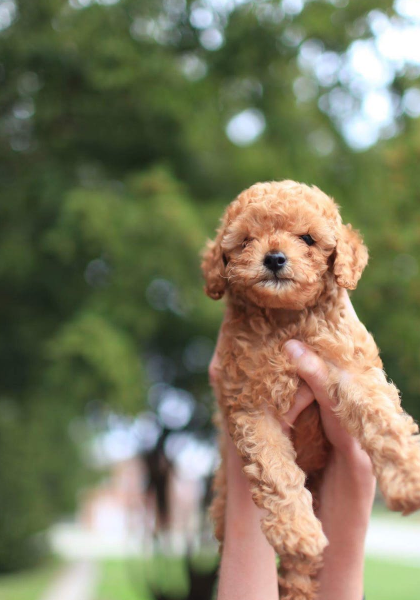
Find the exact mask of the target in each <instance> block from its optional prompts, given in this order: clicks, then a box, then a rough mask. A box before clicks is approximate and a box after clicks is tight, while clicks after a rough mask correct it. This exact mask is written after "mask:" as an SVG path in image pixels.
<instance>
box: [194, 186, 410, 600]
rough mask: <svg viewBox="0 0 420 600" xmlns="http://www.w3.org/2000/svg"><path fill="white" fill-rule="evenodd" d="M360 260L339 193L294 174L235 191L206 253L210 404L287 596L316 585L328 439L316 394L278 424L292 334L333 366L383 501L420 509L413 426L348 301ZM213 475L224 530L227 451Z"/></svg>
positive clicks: (284, 405)
mask: <svg viewBox="0 0 420 600" xmlns="http://www.w3.org/2000/svg"><path fill="white" fill-rule="evenodd" d="M273 257H274V258H273ZM274 262H275V264H274ZM366 262H367V251H366V249H365V247H364V246H363V245H362V243H361V240H360V239H359V237H358V236H357V234H356V233H355V232H353V231H352V230H351V228H349V227H345V226H343V225H342V223H341V219H340V216H339V213H338V210H337V207H336V205H335V204H334V202H333V201H332V200H331V199H330V198H329V197H328V196H326V195H325V194H323V193H322V192H321V191H320V190H318V189H316V188H308V187H307V186H304V185H301V184H296V183H294V182H290V181H286V182H280V183H277V182H274V183H268V184H257V185H256V186H253V187H252V188H250V189H249V190H247V191H245V192H243V193H242V194H241V195H240V196H239V197H238V198H237V199H236V200H235V201H234V202H233V203H232V204H231V205H230V207H228V210H227V212H226V214H225V217H224V220H223V222H222V226H221V228H220V230H219V233H218V237H217V238H216V240H215V242H212V243H211V244H210V245H209V247H208V250H207V253H206V255H205V258H204V262H203V270H204V273H205V276H206V280H207V290H206V291H207V293H208V294H209V295H210V296H211V297H213V298H215V299H218V298H220V297H221V296H222V295H223V294H224V293H226V294H227V311H226V316H225V319H224V322H223V325H222V329H221V335H220V339H219V344H218V358H219V361H218V364H219V366H218V370H217V373H216V378H215V389H216V393H217V397H218V403H219V407H220V410H221V412H222V413H223V414H224V416H225V417H226V418H227V423H228V427H229V432H230V434H231V436H232V438H233V440H234V443H235V445H236V447H237V448H238V451H239V452H240V454H241V455H242V457H243V459H244V462H245V468H244V470H245V473H246V474H247V476H248V478H249V480H250V482H251V490H252V494H253V498H254V501H255V502H256V504H257V505H258V506H260V507H262V508H265V509H266V510H267V516H266V517H265V518H264V519H263V521H262V528H263V531H264V533H265V535H266V536H267V539H268V540H269V542H270V543H271V544H272V545H273V547H274V548H275V549H276V551H277V553H278V554H279V555H280V557H281V570H282V573H281V580H280V582H281V587H282V593H283V595H282V598H284V599H285V600H312V599H313V598H314V594H315V592H316V584H315V581H314V576H315V575H316V572H317V570H318V569H319V567H320V566H321V562H322V552H323V550H324V548H325V545H326V544H327V540H326V538H325V536H324V534H323V532H322V528H321V524H320V522H319V521H318V519H317V518H316V516H315V514H314V507H313V501H312V496H311V493H310V492H309V490H308V489H307V488H308V487H310V488H311V490H312V491H313V492H315V493H316V485H317V482H318V481H319V480H320V477H321V476H322V470H323V468H324V467H325V465H326V463H327V460H328V454H329V451H330V447H329V444H328V442H327V440H326V437H325V435H324V433H323V430H322V426H321V420H320V416H319V411H318V409H317V408H316V405H314V404H312V405H311V406H309V407H308V408H307V409H306V410H305V411H304V412H303V413H301V415H300V417H299V418H298V420H297V422H296V423H295V426H294V428H293V436H292V440H290V439H289V438H288V437H287V436H286V435H284V433H283V431H282V429H281V426H280V421H281V420H282V418H283V416H284V415H285V414H286V413H287V411H288V410H289V408H290V407H291V406H292V405H293V402H294V398H295V395H296V391H297V389H298V386H299V378H298V377H297V375H296V371H295V369H294V368H293V367H292V366H291V364H290V362H289V361H288V359H287V356H286V354H285V352H284V351H283V345H284V343H285V342H286V341H287V340H289V339H291V338H294V339H298V340H301V341H303V342H305V343H306V344H307V345H308V346H310V347H311V348H312V349H313V350H314V351H315V352H317V353H318V354H319V355H320V356H322V358H323V359H324V360H326V361H327V362H328V364H329V365H330V375H329V384H328V389H329V393H330V395H331V398H332V400H333V401H334V402H337V413H338V415H339V417H340V419H341V422H342V424H343V426H344V427H346V429H347V430H348V431H349V432H350V433H351V434H352V435H354V436H356V437H357V438H358V439H359V440H360V442H361V444H362V447H363V448H364V449H366V451H367V452H368V453H369V455H370V457H371V459H372V463H373V467H374V470H375V474H376V476H377V477H378V480H379V484H380V486H381V489H382V491H383V493H384V495H385V498H386V500H387V503H388V506H389V507H390V508H393V509H397V510H403V511H404V512H410V511H412V510H415V509H416V508H419V507H420V449H419V444H418V439H417V436H413V434H414V433H416V432H417V426H416V425H415V424H414V423H413V421H412V419H411V418H410V417H408V416H407V415H406V414H405V413H403V411H402V409H401V407H400V401H399V395H398V391H397V389H396V388H395V387H394V386H393V385H391V384H389V383H388V382H387V381H386V377H385V375H384V373H383V371H382V363H381V360H380V358H379V356H378V349H377V347H376V344H375V342H374V340H373V338H372V336H371V335H370V334H369V333H368V332H367V331H366V329H365V327H364V326H363V325H362V324H361V323H360V322H359V321H358V320H357V318H356V317H355V316H354V315H353V314H352V313H351V311H350V310H349V308H348V306H347V304H346V298H345V293H344V290H343V288H344V287H348V288H354V287H355V286H356V283H357V280H358V278H359V277H360V274H361V272H362V270H363V268H364V266H365V264H366ZM340 369H345V371H346V373H347V374H348V375H347V377H346V380H345V381H344V380H343V379H342V376H341V375H340V373H341V371H340ZM305 483H306V487H305ZM215 487H216V496H215V500H214V503H213V507H212V513H213V516H214V518H215V522H216V536H217V537H218V539H219V540H220V541H222V539H223V530H224V510H225V491H226V490H225V472H224V463H223V460H222V465H221V468H220V470H219V472H218V474H217V476H216V480H215Z"/></svg>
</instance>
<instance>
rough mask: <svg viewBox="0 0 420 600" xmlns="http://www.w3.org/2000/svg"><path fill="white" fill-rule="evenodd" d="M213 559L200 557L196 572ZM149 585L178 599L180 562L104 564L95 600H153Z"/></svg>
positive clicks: (183, 581)
mask: <svg viewBox="0 0 420 600" xmlns="http://www.w3.org/2000/svg"><path fill="white" fill-rule="evenodd" d="M214 561H215V557H214V556H209V557H201V558H200V559H199V561H197V568H200V567H201V568H204V569H206V568H207V566H209V568H211V566H212V564H214ZM149 584H152V585H155V586H156V588H155V589H157V591H160V592H164V593H167V594H170V595H171V596H173V598H174V600H176V599H177V598H179V599H182V598H183V597H184V594H185V591H186V589H187V577H186V571H185V563H184V561H183V559H181V558H179V559H174V558H165V557H157V558H155V559H153V560H150V561H145V562H143V561H141V560H140V559H139V560H128V561H115V560H114V561H106V562H104V563H103V564H102V576H101V580H100V582H99V588H98V591H97V595H96V600H154V596H153V595H151V594H150V588H149ZM2 600H3V599H2Z"/></svg>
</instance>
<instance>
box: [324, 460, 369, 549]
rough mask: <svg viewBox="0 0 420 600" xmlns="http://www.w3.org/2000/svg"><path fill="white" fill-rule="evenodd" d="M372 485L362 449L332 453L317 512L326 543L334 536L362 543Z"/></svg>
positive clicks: (366, 525)
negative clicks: (327, 539)
mask: <svg viewBox="0 0 420 600" xmlns="http://www.w3.org/2000/svg"><path fill="white" fill-rule="evenodd" d="M375 485H376V483H375V478H374V476H373V472H372V466H371V464H370V461H369V459H368V458H367V456H366V455H365V454H364V453H363V451H362V450H360V452H359V451H358V450H357V449H356V451H353V450H352V451H349V452H346V453H343V452H338V451H336V450H335V449H334V450H333V451H332V453H331V457H330V461H329V464H328V465H327V468H326V470H325V473H324V478H323V482H322V486H321V490H320V509H319V517H320V519H321V521H322V523H323V527H324V531H325V533H326V535H327V537H328V538H329V539H330V542H331V541H332V538H333V537H334V536H336V537H338V538H339V539H340V540H343V539H344V538H345V539H347V541H348V542H350V540H352V541H353V542H354V543H356V544H358V543H360V544H361V545H363V544H364V538H365V535H366V531H367V527H368V524H369V518H370V513H371V510H372V504H373V499H374V495H375ZM344 515H345V518H343V516H344Z"/></svg>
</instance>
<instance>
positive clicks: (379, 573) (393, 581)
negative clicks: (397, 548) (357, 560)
mask: <svg viewBox="0 0 420 600" xmlns="http://www.w3.org/2000/svg"><path fill="white" fill-rule="evenodd" d="M365 591H366V600H418V599H419V598H420V563H419V565H418V566H407V565H401V564H399V563H395V562H392V561H389V562H388V561H384V560H373V559H368V560H367V561H366V571H365Z"/></svg>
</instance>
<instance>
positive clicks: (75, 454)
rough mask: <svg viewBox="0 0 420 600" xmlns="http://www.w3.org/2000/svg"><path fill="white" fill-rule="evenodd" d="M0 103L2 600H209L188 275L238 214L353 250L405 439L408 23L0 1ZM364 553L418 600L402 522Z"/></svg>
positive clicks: (384, 599)
mask: <svg viewBox="0 0 420 600" xmlns="http://www.w3.org/2000/svg"><path fill="white" fill-rule="evenodd" d="M0 86H1V87H0V184H1V185H0V215H1V221H0V228H1V235H0V286H1V294H0V320H1V335H0V358H1V380H0V381H1V383H0V385H1V391H0V507H1V518H0V597H1V598H2V600H12V599H13V600H17V599H18V600H64V599H65V600H68V599H72V598H77V600H88V599H90V600H135V599H139V600H153V599H154V598H156V599H158V598H160V599H165V598H189V599H190V600H194V599H198V598H200V599H202V600H205V599H206V598H211V593H212V592H211V590H212V584H213V582H214V579H215V568H216V563H217V559H216V549H215V546H214V543H213V541H212V535H211V524H210V523H209V522H208V520H207V517H206V505H207V503H208V498H209V480H210V477H211V473H212V472H213V470H214V467H215V465H216V464H217V460H218V456H217V451H216V449H215V438H214V432H213V428H212V425H211V413H212V395H211V391H210V389H209V386H208V383H207V366H208V362H209V359H210V357H211V355H212V351H213V348H214V343H215V338H216V335H217V330H218V326H219V323H220V320H221V316H222V310H223V306H222V305H221V303H216V302H212V301H211V300H209V299H208V298H206V297H205V295H204V293H203V291H202V280H201V274H200V270H199V262H200V261H199V252H200V249H201V248H202V246H203V244H204V242H205V240H206V238H207V237H209V236H211V235H212V234H213V232H214V229H215V227H216V225H217V222H218V219H219V217H220V215H221V213H222V210H223V208H224V206H225V205H226V204H227V203H228V202H230V201H231V200H232V199H233V197H234V196H236V195H237V193H238V192H239V191H241V190H242V189H244V188H245V187H247V186H249V185H250V184H252V183H254V182H256V181H261V180H270V179H284V178H290V179H296V180H300V181H304V182H306V183H310V184H312V183H313V184H316V185H317V186H319V187H320V188H322V189H323V190H324V191H325V192H327V193H328V194H330V195H333V196H334V197H335V198H336V200H337V201H338V202H339V204H340V205H341V206H342V213H343V217H344V219H345V221H351V222H352V223H353V224H354V225H355V226H356V227H357V228H360V229H361V230H362V232H363V234H364V236H365V239H366V242H367V244H368V246H369V248H370V253H371V260H370V265H369V268H368V269H367V271H366V273H365V275H364V277H363V278H362V281H361V284H360V286H359V289H358V290H357V291H356V292H355V293H354V294H353V296H352V299H353V302H354V305H355V307H356V310H357V312H358V314H359V316H360V318H361V319H362V320H363V321H364V322H365V323H366V325H367V326H368V328H369V329H370V330H371V331H372V332H373V333H374V335H375V337H376V339H377V342H378V344H379V346H380V347H381V349H382V355H383V359H384V362H385V366H386V369H387V372H388V374H389V376H390V377H391V378H392V379H393V380H394V381H395V382H396V383H397V385H398V387H399V388H400V389H401V391H402V394H403V403H404V406H405V408H406V409H407V410H408V411H409V412H411V413H412V414H413V415H414V416H415V417H416V418H420V310H419V307H420V273H419V260H420V254H419V249H420V169H419V160H420V119H419V116H420V2H419V1H418V0H395V1H391V0H351V1H348V0H306V1H305V0H272V1H250V0H195V1H193V2H192V1H190V0H37V1H36V2H30V1H29V0H26V1H24V0H0ZM367 553H368V560H367V570H366V592H367V597H368V598H369V600H395V598H399V600H415V598H418V597H419V593H420V591H419V590H420V520H419V517H418V516H417V517H416V516H414V517H412V518H410V520H409V521H407V520H404V519H402V517H399V516H392V515H389V514H388V513H386V512H385V511H384V509H382V508H381V505H380V502H379V503H378V506H377V507H376V509H375V514H374V518H373V520H372V527H371V530H370V532H369V538H368V544H367ZM66 593H67V596H66V595H65V594H66ZM71 594H73V595H71Z"/></svg>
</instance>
